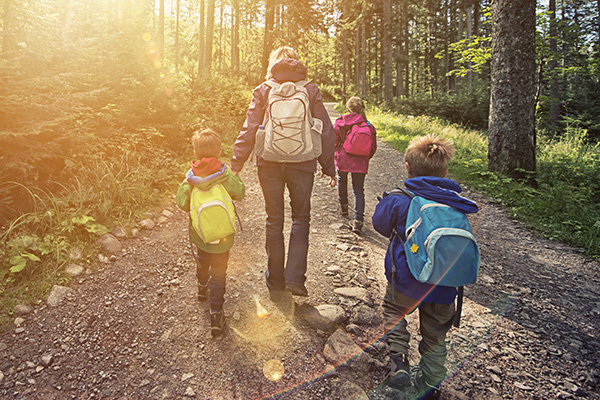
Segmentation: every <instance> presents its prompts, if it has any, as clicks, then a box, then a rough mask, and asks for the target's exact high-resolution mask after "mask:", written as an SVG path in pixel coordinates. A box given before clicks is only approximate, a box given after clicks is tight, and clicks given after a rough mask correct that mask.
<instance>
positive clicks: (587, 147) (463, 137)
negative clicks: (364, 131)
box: [368, 109, 600, 260]
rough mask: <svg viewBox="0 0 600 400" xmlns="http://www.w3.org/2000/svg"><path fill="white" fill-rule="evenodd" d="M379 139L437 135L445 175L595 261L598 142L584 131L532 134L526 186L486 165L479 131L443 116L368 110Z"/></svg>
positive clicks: (599, 229) (599, 249)
mask: <svg viewBox="0 0 600 400" xmlns="http://www.w3.org/2000/svg"><path fill="white" fill-rule="evenodd" d="M368 116H369V120H370V121H371V122H372V123H373V124H374V125H375V126H376V127H377V132H378V135H379V136H380V137H382V138H383V140H385V141H386V142H387V143H389V144H391V145H392V146H394V147H395V148H396V149H398V150H399V151H401V152H404V151H405V150H406V147H407V146H408V144H409V143H410V141H411V140H412V139H413V138H415V137H417V136H421V135H425V134H427V133H435V134H438V135H440V136H442V137H444V138H446V139H448V140H450V141H451V142H452V143H453V144H454V146H455V147H456V155H455V156H454V159H453V160H452V162H451V163H450V165H449V172H450V175H451V176H452V177H453V178H454V179H456V180H458V181H459V182H461V184H463V185H466V186H468V187H470V188H471V189H474V190H477V191H479V192H482V193H485V194H486V195H488V196H489V197H490V198H492V199H493V200H495V201H498V202H500V203H501V204H503V205H504V206H506V207H507V210H508V213H509V215H511V216H512V217H514V218H516V219H517V220H520V221H522V222H523V223H525V224H526V225H527V226H529V227H531V228H533V229H536V230H538V231H539V232H541V233H542V234H543V235H545V236H546V237H548V238H550V239H558V240H560V241H563V242H565V243H568V244H571V245H574V246H576V247H578V248H580V249H581V250H582V252H584V253H585V254H586V255H588V256H590V257H592V258H594V259H596V260H600V202H599V201H598V199H599V198H600V146H599V145H598V144H595V145H594V144H590V143H589V141H588V140H587V138H586V132H585V130H581V129H577V128H569V129H568V130H567V132H566V133H565V134H564V135H563V136H562V137H561V138H557V139H547V138H544V137H540V138H538V144H537V175H536V178H537V182H538V187H537V188H532V187H530V186H527V185H525V184H522V183H518V182H515V181H513V180H511V179H510V178H508V177H506V176H503V175H501V174H496V173H492V172H490V171H488V169H487V137H486V134H485V132H483V131H476V130H469V129H465V128H462V127H460V126H458V125H455V124H450V123H447V122H445V121H443V120H440V119H436V118H431V117H426V116H419V117H410V116H402V115H394V114H391V113H384V112H381V111H379V110H377V109H372V110H369V112H368Z"/></svg>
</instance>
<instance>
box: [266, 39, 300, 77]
mask: <svg viewBox="0 0 600 400" xmlns="http://www.w3.org/2000/svg"><path fill="white" fill-rule="evenodd" d="M284 58H293V59H294V60H297V59H298V58H299V57H298V53H297V52H296V50H294V49H293V48H291V47H290V46H281V47H278V48H276V49H275V50H273V51H272V52H271V55H270V56H269V68H267V76H266V78H267V79H271V78H272V77H273V74H272V73H271V68H273V65H275V64H277V62H279V61H281V60H283V59H284Z"/></svg>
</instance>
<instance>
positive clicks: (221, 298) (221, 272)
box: [196, 248, 229, 312]
mask: <svg viewBox="0 0 600 400" xmlns="http://www.w3.org/2000/svg"><path fill="white" fill-rule="evenodd" d="M196 250H197V251H196V276H197V277H198V283H199V284H201V285H206V284H207V283H208V289H209V291H210V310H211V311H213V312H218V311H223V303H224V302H225V281H226V279H227V262H228V261H229V251H226V252H225V253H220V254H214V253H207V252H205V251H202V250H200V249H198V248H196ZM209 278H210V279H209Z"/></svg>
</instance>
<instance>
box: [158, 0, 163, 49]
mask: <svg viewBox="0 0 600 400" xmlns="http://www.w3.org/2000/svg"><path fill="white" fill-rule="evenodd" d="M158 54H159V55H160V59H161V60H162V59H163V55H164V54H165V0H160V2H159V4H158Z"/></svg>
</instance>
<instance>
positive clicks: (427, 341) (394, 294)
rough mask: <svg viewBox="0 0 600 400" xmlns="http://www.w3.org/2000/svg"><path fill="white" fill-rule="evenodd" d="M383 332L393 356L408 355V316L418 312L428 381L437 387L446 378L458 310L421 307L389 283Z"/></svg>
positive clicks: (434, 305)
mask: <svg viewBox="0 0 600 400" xmlns="http://www.w3.org/2000/svg"><path fill="white" fill-rule="evenodd" d="M383 301H384V302H383V317H384V328H385V330H386V332H387V334H386V338H387V343H388V347H389V349H390V353H391V354H397V353H401V354H406V355H408V349H409V340H410V333H409V332H408V329H407V328H406V325H407V322H406V318H405V317H406V316H407V315H408V314H410V313H412V312H413V311H414V310H415V309H416V308H417V307H418V308H419V323H420V331H421V336H422V337H423V339H422V340H421V343H419V353H420V354H421V361H420V362H419V366H420V368H421V370H422V371H423V377H424V378H425V381H426V382H427V383H429V384H431V385H437V384H438V383H440V382H441V381H442V380H444V378H445V377H446V367H445V366H444V363H445V362H446V355H447V350H446V333H447V332H448V331H449V330H450V328H451V327H452V323H453V322H454V314H455V308H454V303H452V304H439V303H420V304H419V301H418V300H415V299H411V298H410V297H407V296H405V295H403V294H402V293H400V292H398V291H397V290H394V289H393V288H392V285H391V284H390V283H388V285H387V290H386V294H385V297H384V299H383Z"/></svg>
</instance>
